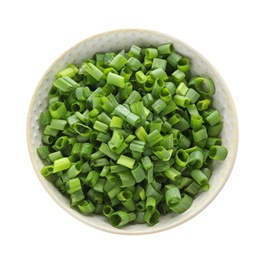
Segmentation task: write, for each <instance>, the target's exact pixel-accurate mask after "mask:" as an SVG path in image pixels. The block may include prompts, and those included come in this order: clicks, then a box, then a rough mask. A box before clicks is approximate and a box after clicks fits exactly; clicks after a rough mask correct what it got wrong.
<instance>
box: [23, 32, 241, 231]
mask: <svg viewBox="0 0 267 260" xmlns="http://www.w3.org/2000/svg"><path fill="white" fill-rule="evenodd" d="M129 31H130V32H135V33H140V32H146V33H150V34H153V35H159V36H163V37H167V38H169V39H171V40H172V41H175V42H178V43H180V44H181V45H183V46H185V47H187V48H188V49H190V51H191V52H192V53H194V54H195V55H197V56H198V57H200V58H201V60H203V61H205V63H206V64H208V66H209V67H210V69H211V71H212V73H213V74H214V75H216V77H217V78H218V79H219V80H220V82H221V83H222V85H223V89H224V91H225V92H226V94H227V98H228V102H229V103H230V104H231V107H232V117H233V118H234V119H235V120H234V124H235V125H234V126H233V129H234V131H233V140H234V141H235V142H234V144H232V151H233V152H232V154H233V156H232V160H231V161H229V162H228V163H229V165H228V173H227V175H226V176H225V178H224V179H223V181H222V182H221V186H220V188H219V189H217V190H216V192H214V194H213V196H212V197H209V199H208V200H207V201H206V203H205V205H204V206H202V207H200V208H198V209H197V210H195V211H194V214H191V216H190V217H188V218H185V219H184V220H183V221H180V222H179V223H176V222H174V223H171V224H168V225H164V226H161V227H156V226H154V227H155V228H153V227H148V228H147V229H145V230H143V229H142V230H124V229H119V228H114V227H113V226H110V227H108V228H107V227H103V226H101V225H100V224H98V223H97V224H95V223H94V224H93V223H91V222H88V221H85V219H84V218H83V217H84V216H83V215H81V214H80V216H79V215H77V214H74V212H73V209H71V208H70V207H69V208H67V207H66V206H65V205H63V203H62V202H61V201H60V199H59V198H58V197H57V196H55V195H54V194H53V192H51V190H50V189H49V188H48V185H45V180H46V179H44V178H43V176H41V175H40V174H39V170H38V168H37V166H36V164H35V163H34V156H36V155H34V153H36V151H35V149H33V147H32V145H31V142H30V140H31V139H32V138H33V137H32V136H31V111H33V106H34V103H35V99H36V97H37V93H38V91H39V89H40V87H41V85H42V82H43V81H44V79H45V78H46V76H47V74H48V73H49V71H51V69H52V68H53V66H54V65H55V64H56V63H57V62H58V61H59V60H60V59H62V58H63V57H64V56H65V55H66V54H67V53H68V52H71V51H72V50H74V49H75V48H76V47H77V46H78V45H80V44H82V43H84V42H87V41H90V40H92V39H94V38H98V37H101V36H103V35H106V34H109V33H114V34H115V33H123V32H129ZM26 140H27V147H28V154H29V157H30V160H31V163H32V166H33V168H34V171H35V174H36V175H37V177H38V179H39V181H40V182H41V184H42V186H43V187H44V189H45V190H46V192H47V193H48V194H49V195H50V197H51V198H52V199H53V200H54V201H55V202H56V203H57V204H58V205H59V206H60V207H61V208H62V209H63V210H64V211H66V212H67V213H68V214H70V215H71V216H73V217H74V218H76V219H78V220H79V221H81V222H82V223H84V224H86V225H89V226H91V227H93V228H95V229H98V230H101V231H105V232H109V233H113V234H120V235H145V234H152V233H158V232H162V231H166V230H169V229H172V228H174V227H177V226H179V225H181V224H183V223H185V222H187V221H189V220H190V219H192V218H194V217H196V216H197V215H199V213H201V212H202V211H203V210H204V209H205V208H206V207H207V206H208V205H209V204H210V203H211V202H212V201H213V200H214V199H215V198H216V197H217V196H218V194H219V193H220V192H221V190H222V189H223V187H224V186H225V184H226V182H227V181H228V179H229V177H230V175H231V173H232V171H233V168H234V164H235V161H236V157H237V152H238V143H239V126H238V116H237V111H236V106H235V103H234V101H233V98H232V95H231V93H230V90H229V88H228V86H227V84H226V82H225V80H224V79H223V77H222V76H221V74H220V73H219V71H218V70H217V69H216V68H215V66H214V65H213V64H211V62H209V61H208V60H207V59H206V58H205V57H204V56H203V55H202V54H201V53H199V52H198V51H197V50H195V49H194V48H193V47H191V45H189V44H187V43H185V42H184V41H182V40H180V39H178V38H176V37H174V36H172V35H168V34H166V33H163V32H160V31H155V30H149V29H140V28H139V29H138V28H124V29H116V30H109V31H104V32H101V33H98V34H94V35H91V36H89V37H87V38H85V39H83V40H81V41H79V42H77V43H76V44H74V45H73V46H71V47H70V48H68V49H67V50H65V51H64V52H63V53H62V54H61V55H59V56H58V57H57V58H56V59H55V60H54V61H53V62H52V63H51V65H50V66H49V67H48V68H47V69H46V70H45V72H44V73H43V75H42V77H41V79H40V80H39V82H38V84H37V85H36V87H35V90H34V92H33V95H32V97H31V102H30V105H29V108H28V112H27V123H26Z"/></svg>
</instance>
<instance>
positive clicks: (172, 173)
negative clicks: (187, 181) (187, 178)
mask: <svg viewBox="0 0 267 260" xmlns="http://www.w3.org/2000/svg"><path fill="white" fill-rule="evenodd" d="M164 175H165V176H166V177H167V178H169V179H170V180H172V181H174V182H176V181H177V180H178V179H179V178H181V172H179V171H178V170H176V169H175V168H173V167H172V168H170V169H168V170H167V171H165V172H164Z"/></svg>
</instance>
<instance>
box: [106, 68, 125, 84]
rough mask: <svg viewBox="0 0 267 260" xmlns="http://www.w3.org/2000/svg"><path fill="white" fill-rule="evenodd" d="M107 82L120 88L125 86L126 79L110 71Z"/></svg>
mask: <svg viewBox="0 0 267 260" xmlns="http://www.w3.org/2000/svg"><path fill="white" fill-rule="evenodd" d="M107 83H108V84H111V85H114V86H116V87H119V88H124V84H125V80H124V77H122V76H120V75H117V74H115V73H112V72H109V74H108V75H107Z"/></svg>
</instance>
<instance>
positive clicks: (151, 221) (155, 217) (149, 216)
mask: <svg viewBox="0 0 267 260" xmlns="http://www.w3.org/2000/svg"><path fill="white" fill-rule="evenodd" d="M159 217H160V213H159V211H158V210H154V211H148V210H146V211H145V214H144V220H145V222H146V223H147V224H148V225H149V226H154V225H156V224H157V223H158V222H159Z"/></svg>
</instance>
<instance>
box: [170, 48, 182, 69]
mask: <svg viewBox="0 0 267 260" xmlns="http://www.w3.org/2000/svg"><path fill="white" fill-rule="evenodd" d="M181 58H182V56H181V55H180V54H179V53H178V52H176V51H174V52H172V53H171V54H170V55H169V56H168V57H167V62H168V63H169V64H170V65H171V66H172V67H174V68H176V67H177V64H178V61H179V60H180V59H181Z"/></svg>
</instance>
